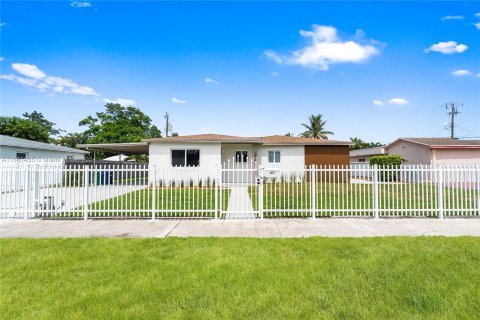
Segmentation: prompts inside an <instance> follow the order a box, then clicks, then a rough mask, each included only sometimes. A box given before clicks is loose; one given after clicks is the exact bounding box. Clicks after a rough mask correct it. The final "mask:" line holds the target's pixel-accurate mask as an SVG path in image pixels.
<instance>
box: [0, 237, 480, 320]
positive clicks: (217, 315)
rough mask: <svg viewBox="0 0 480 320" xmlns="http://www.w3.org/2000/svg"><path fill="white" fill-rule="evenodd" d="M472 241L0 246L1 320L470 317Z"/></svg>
mask: <svg viewBox="0 0 480 320" xmlns="http://www.w3.org/2000/svg"><path fill="white" fill-rule="evenodd" d="M479 265H480V239H479V238H473V237H459V238H444V237H424V238H407V237H405V238H401V237H400V238H395V237H391V238H362V239H352V238H336V239H333V238H308V239H245V238H235V239H234V238H230V239H228V238H227V239H219V238H202V239H199V238H187V239H179V238H167V239H98V238H90V239H41V240H31V239H15V240H6V239H1V240H0V318H2V319H184V318H186V319H312V318H315V319H473V318H476V317H478V314H480V303H479V301H480V286H479V285H478V284H479V283H480V268H479V267H478V266H479Z"/></svg>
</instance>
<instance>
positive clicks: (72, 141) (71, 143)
mask: <svg viewBox="0 0 480 320" xmlns="http://www.w3.org/2000/svg"><path fill="white" fill-rule="evenodd" d="M56 142H57V144H58V145H61V146H64V147H69V148H76V147H77V144H84V143H88V141H87V137H86V136H85V134H83V133H68V134H66V135H64V136H61V137H60V138H58V139H57V141H56Z"/></svg>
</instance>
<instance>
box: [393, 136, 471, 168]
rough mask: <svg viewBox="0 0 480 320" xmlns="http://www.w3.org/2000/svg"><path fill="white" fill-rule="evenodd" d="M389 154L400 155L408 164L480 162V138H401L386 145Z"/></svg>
mask: <svg viewBox="0 0 480 320" xmlns="http://www.w3.org/2000/svg"><path fill="white" fill-rule="evenodd" d="M386 150H387V152H388V154H389V155H400V156H402V157H403V158H405V159H406V160H407V163H408V164H432V165H438V164H478V165H480V140H458V139H450V138H400V139H397V140H395V141H394V142H392V143H391V144H389V145H388V146H386Z"/></svg>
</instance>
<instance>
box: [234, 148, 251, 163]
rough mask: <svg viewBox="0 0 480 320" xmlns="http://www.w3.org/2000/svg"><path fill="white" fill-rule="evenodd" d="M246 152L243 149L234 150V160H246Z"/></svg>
mask: <svg viewBox="0 0 480 320" xmlns="http://www.w3.org/2000/svg"><path fill="white" fill-rule="evenodd" d="M247 159H248V152H247V151H245V150H239V151H235V162H247Z"/></svg>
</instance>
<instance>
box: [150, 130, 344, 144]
mask: <svg viewBox="0 0 480 320" xmlns="http://www.w3.org/2000/svg"><path fill="white" fill-rule="evenodd" d="M143 141H147V142H160V143H167V142H225V143H228V142H230V143H259V144H279V145H280V144H287V145H289V144H298V145H349V144H350V142H348V141H338V140H326V139H311V138H301V137H289V136H281V135H273V136H265V137H237V136H228V135H222V134H211V133H210V134H195V135H187V136H179V137H168V138H154V139H145V140H143Z"/></svg>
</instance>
